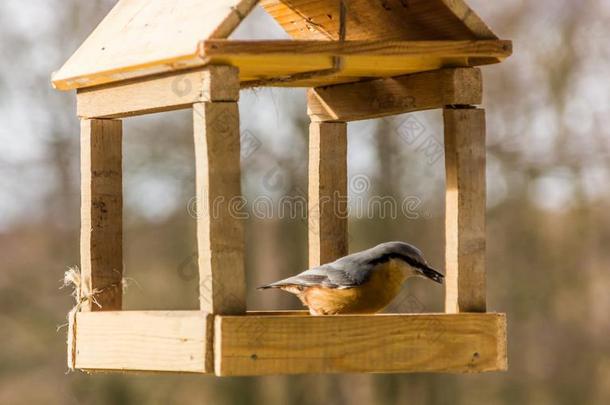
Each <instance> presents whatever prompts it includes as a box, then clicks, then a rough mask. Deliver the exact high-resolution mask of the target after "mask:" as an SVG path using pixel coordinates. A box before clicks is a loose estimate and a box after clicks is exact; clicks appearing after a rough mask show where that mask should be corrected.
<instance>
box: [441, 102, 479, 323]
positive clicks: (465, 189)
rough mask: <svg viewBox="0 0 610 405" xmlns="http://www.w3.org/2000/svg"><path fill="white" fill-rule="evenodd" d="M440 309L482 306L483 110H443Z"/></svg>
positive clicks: (450, 310)
mask: <svg viewBox="0 0 610 405" xmlns="http://www.w3.org/2000/svg"><path fill="white" fill-rule="evenodd" d="M443 118H444V125H445V170H446V203H445V204H446V207H445V244H446V246H445V252H446V253H445V272H446V287H445V288H446V290H445V312H447V313H459V312H485V311H486V307H487V305H486V273H485V200H486V195H485V193H486V183H485V110H483V109H479V108H474V107H470V106H463V107H460V108H448V107H445V109H444V110H443Z"/></svg>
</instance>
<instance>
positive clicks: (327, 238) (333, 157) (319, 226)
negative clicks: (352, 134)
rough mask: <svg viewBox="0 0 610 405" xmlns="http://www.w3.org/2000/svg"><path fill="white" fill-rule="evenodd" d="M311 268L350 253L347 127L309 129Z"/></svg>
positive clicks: (324, 124) (327, 125)
mask: <svg viewBox="0 0 610 405" xmlns="http://www.w3.org/2000/svg"><path fill="white" fill-rule="evenodd" d="M308 215H309V267H315V266H319V265H320V264H324V263H328V262H331V261H333V260H335V259H338V258H339V257H341V256H345V255H346V254H347V252H348V238H347V124H346V123H345V122H312V123H311V124H310V126H309V206H308Z"/></svg>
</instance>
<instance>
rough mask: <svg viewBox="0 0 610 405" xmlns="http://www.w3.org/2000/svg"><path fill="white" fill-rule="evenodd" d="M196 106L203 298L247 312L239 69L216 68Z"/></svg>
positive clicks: (213, 309) (212, 308)
mask: <svg viewBox="0 0 610 405" xmlns="http://www.w3.org/2000/svg"><path fill="white" fill-rule="evenodd" d="M202 94H203V96H204V98H205V101H203V102H200V103H195V104H193V128H194V137H195V160H196V188H197V190H196V195H197V246H198V252H199V259H198V263H199V294H200V295H199V302H200V309H201V310H202V311H205V312H209V313H214V314H224V315H235V314H242V313H245V311H246V277H245V272H244V226H243V222H242V219H240V218H239V217H240V215H239V212H236V207H238V206H239V203H240V198H241V178H240V177H241V170H240V134H239V110H238V105H237V100H238V99H239V71H238V69H237V68H234V67H232V66H210V67H209V68H208V70H207V71H206V77H205V80H204V82H203V89H202Z"/></svg>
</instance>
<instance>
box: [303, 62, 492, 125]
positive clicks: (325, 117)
mask: <svg viewBox="0 0 610 405" xmlns="http://www.w3.org/2000/svg"><path fill="white" fill-rule="evenodd" d="M482 99H483V86H482V81H481V71H480V70H479V69H476V68H447V69H441V70H435V71H433V72H425V73H416V74H412V75H406V76H398V77H392V78H387V79H385V78H384V79H375V80H369V81H366V82H359V83H348V84H339V85H334V86H326V87H318V88H315V89H312V90H310V91H309V93H308V113H309V115H310V117H311V118H312V120H314V121H355V120H363V119H370V118H379V117H384V116H387V115H394V114H402V113H407V112H413V111H421V110H429V109H433V108H442V107H443V106H445V105H455V104H460V105H462V104H481V102H482Z"/></svg>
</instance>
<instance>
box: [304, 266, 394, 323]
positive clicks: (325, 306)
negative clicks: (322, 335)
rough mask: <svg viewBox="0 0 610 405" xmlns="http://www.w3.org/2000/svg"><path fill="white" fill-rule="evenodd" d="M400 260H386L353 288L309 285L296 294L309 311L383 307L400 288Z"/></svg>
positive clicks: (361, 311)
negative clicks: (366, 278) (362, 282)
mask: <svg viewBox="0 0 610 405" xmlns="http://www.w3.org/2000/svg"><path fill="white" fill-rule="evenodd" d="M400 266H401V264H400V263H397V262H395V261H394V260H391V261H389V262H388V263H385V264H383V265H380V266H378V268H377V269H376V270H375V271H374V272H373V274H372V275H371V277H370V278H369V280H368V281H367V282H366V283H364V284H363V285H362V286H358V287H353V288H345V289H338V288H325V287H319V286H316V287H309V288H307V289H305V290H304V291H303V292H302V293H301V294H300V296H299V298H300V299H301V301H302V302H303V303H304V304H305V305H307V306H308V307H309V308H310V310H311V313H312V315H331V314H370V313H375V312H378V311H380V310H382V309H383V308H385V307H386V306H387V305H388V304H389V303H390V302H391V301H392V300H393V299H394V297H396V295H397V294H398V293H399V292H400V288H401V286H402V283H403V282H404V280H405V275H404V273H403V272H402V271H401V269H400Z"/></svg>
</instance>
